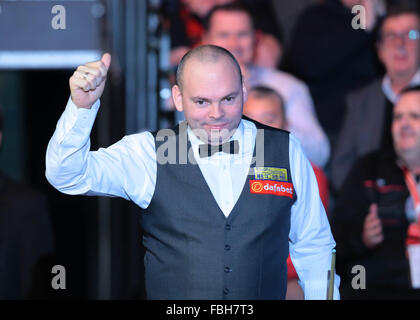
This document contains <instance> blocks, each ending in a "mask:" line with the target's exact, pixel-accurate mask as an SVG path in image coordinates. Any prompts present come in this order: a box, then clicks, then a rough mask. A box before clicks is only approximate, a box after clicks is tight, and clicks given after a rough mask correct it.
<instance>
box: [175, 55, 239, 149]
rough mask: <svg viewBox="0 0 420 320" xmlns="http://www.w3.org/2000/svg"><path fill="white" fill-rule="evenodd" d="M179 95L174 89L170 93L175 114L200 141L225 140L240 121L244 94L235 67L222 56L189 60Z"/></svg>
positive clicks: (176, 89) (218, 141) (178, 90)
mask: <svg viewBox="0 0 420 320" xmlns="http://www.w3.org/2000/svg"><path fill="white" fill-rule="evenodd" d="M182 78H183V81H182V92H181V90H180V88H179V87H178V86H174V87H173V89H172V94H173V98H174V102H175V106H176V108H177V110H178V111H183V112H184V115H185V119H186V120H187V122H188V125H189V126H190V127H191V129H193V131H194V133H195V134H196V135H197V136H198V137H199V138H200V139H201V140H202V141H204V142H208V143H211V144H221V143H223V142H225V141H227V140H228V139H229V138H230V137H231V135H232V134H233V132H234V130H235V129H236V128H237V127H238V125H239V122H240V121H241V118H242V109H243V102H244V100H245V95H246V91H245V89H244V88H243V85H242V83H241V81H240V77H239V74H238V70H237V68H236V67H235V66H234V64H233V62H231V61H230V60H229V59H228V58H226V57H221V58H219V60H218V61H217V62H200V61H198V60H196V59H195V58H192V59H191V60H190V61H188V62H187V64H186V65H185V67H184V71H183V77H182Z"/></svg>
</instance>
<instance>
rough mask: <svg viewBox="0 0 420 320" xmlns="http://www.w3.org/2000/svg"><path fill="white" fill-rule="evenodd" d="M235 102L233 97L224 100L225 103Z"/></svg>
mask: <svg viewBox="0 0 420 320" xmlns="http://www.w3.org/2000/svg"><path fill="white" fill-rule="evenodd" d="M234 100H235V97H227V98H225V101H226V102H233V101H234Z"/></svg>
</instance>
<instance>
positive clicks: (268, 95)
mask: <svg viewBox="0 0 420 320" xmlns="http://www.w3.org/2000/svg"><path fill="white" fill-rule="evenodd" d="M244 115H245V116H247V117H249V118H251V119H254V120H256V121H258V122H260V123H262V124H265V125H267V126H270V127H274V128H278V129H283V130H288V123H287V120H286V117H285V113H284V99H283V98H282V96H281V95H280V94H279V93H278V92H277V91H275V90H274V89H270V88H268V87H263V86H260V87H254V88H252V89H251V90H250V91H249V93H248V100H247V101H246V103H245V105H244ZM312 167H313V169H314V173H315V176H316V179H317V181H318V187H319V193H320V197H321V201H322V203H323V205H324V208H325V209H326V210H327V208H328V182H327V178H326V176H325V174H324V173H323V171H322V170H321V169H319V168H317V166H315V165H314V164H312ZM287 273H288V284H287V293H286V300H302V299H303V298H304V296H303V291H302V289H301V287H300V285H299V283H298V280H299V278H298V275H297V273H296V270H295V268H294V266H293V263H292V261H291V259H290V256H289V257H288V259H287Z"/></svg>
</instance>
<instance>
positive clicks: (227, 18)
mask: <svg viewBox="0 0 420 320" xmlns="http://www.w3.org/2000/svg"><path fill="white" fill-rule="evenodd" d="M204 41H205V42H207V44H213V45H216V46H219V47H223V48H225V49H227V50H228V51H230V52H231V53H232V54H233V55H234V56H235V58H236V60H238V62H239V63H240V64H241V65H245V66H246V65H248V64H250V63H251V62H252V59H253V57H254V45H255V32H254V29H253V27H252V22H251V19H250V17H249V16H248V14H247V13H246V12H242V11H233V12H230V11H222V10H219V11H216V12H215V13H214V14H213V16H212V18H211V20H210V24H209V30H208V31H207V34H206V37H205V39H204Z"/></svg>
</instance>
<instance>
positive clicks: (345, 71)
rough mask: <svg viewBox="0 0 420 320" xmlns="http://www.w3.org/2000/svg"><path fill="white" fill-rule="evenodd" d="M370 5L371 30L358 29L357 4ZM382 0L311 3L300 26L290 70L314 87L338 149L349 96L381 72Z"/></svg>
mask: <svg viewBox="0 0 420 320" xmlns="http://www.w3.org/2000/svg"><path fill="white" fill-rule="evenodd" d="M358 4H360V5H363V6H364V7H365V9H366V29H359V30H355V29H353V27H352V20H353V18H354V17H355V15H354V14H352V12H351V8H352V7H353V6H354V5H358ZM383 11H384V6H383V3H382V1H381V0H325V1H322V2H320V3H318V4H315V5H311V6H309V7H308V8H307V9H306V10H304V11H303V12H302V14H301V15H300V17H299V18H298V21H297V22H296V25H295V30H294V32H293V35H292V39H291V43H290V47H289V48H288V50H287V51H288V52H286V57H285V61H284V63H285V64H284V68H285V70H288V71H290V72H291V73H292V74H294V75H296V76H297V77H299V78H300V79H302V80H303V81H305V83H306V84H307V85H308V86H309V89H310V92H311V94H312V97H313V99H314V103H315V109H316V112H317V115H318V119H319V121H320V123H321V125H322V127H323V129H324V130H325V132H326V133H327V135H328V136H329V138H330V142H331V145H332V148H334V147H335V143H336V138H337V135H338V132H339V130H340V127H341V124H342V118H343V115H344V112H345V96H346V94H347V93H348V92H349V91H350V90H354V89H356V88H359V87H361V86H363V85H365V84H366V83H368V82H370V81H372V80H373V79H375V78H376V77H377V76H379V75H380V72H381V67H380V64H379V63H378V61H377V57H376V54H375V47H374V39H375V34H376V25H377V21H378V17H380V15H381V14H382V13H383Z"/></svg>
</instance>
